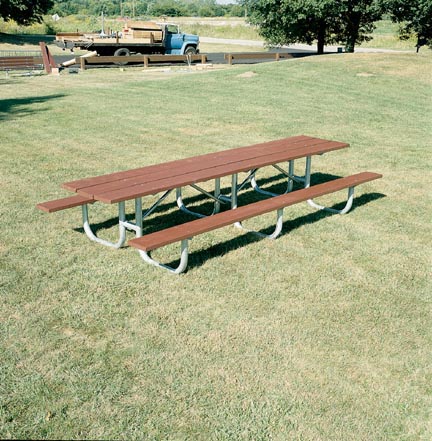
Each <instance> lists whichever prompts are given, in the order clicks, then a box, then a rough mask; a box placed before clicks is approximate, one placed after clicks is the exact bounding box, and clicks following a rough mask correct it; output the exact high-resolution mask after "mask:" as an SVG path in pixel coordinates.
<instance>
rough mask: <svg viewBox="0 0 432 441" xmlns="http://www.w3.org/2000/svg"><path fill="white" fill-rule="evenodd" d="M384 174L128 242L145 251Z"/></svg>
mask: <svg viewBox="0 0 432 441" xmlns="http://www.w3.org/2000/svg"><path fill="white" fill-rule="evenodd" d="M381 177H382V175H381V174H378V173H372V172H362V173H357V174H355V175H352V176H348V177H344V178H339V179H335V180H333V181H330V182H325V183H323V184H318V185H314V186H313V187H309V188H305V189H301V190H297V191H294V192H292V193H288V194H284V195H281V196H276V197H272V198H270V199H266V200H263V201H259V202H255V203H253V204H249V205H245V206H243V207H239V208H236V209H234V210H228V211H224V212H222V213H218V214H215V215H213V216H209V217H205V218H201V219H197V220H194V221H191V222H187V223H185V224H181V225H176V226H174V227H171V228H167V229H165V230H161V231H157V232H155V233H151V234H147V235H145V236H143V237H140V238H136V239H132V240H130V241H129V242H128V244H129V245H130V246H132V247H135V248H138V249H140V250H143V251H151V250H154V249H156V248H160V247H163V246H165V245H168V244H170V243H174V242H179V241H181V240H183V239H189V238H192V237H194V236H197V235H199V234H202V233H206V232H208V231H211V230H215V229H217V228H222V227H225V226H227V225H231V224H233V223H235V222H240V221H244V220H246V219H249V218H252V217H255V216H258V215H261V214H265V213H269V212H272V211H276V210H278V209H280V208H285V207H288V206H290V205H294V204H297V203H299V202H303V201H306V200H308V199H313V198H317V197H319V196H324V195H326V194H329V193H334V192H337V191H340V190H343V189H345V188H349V187H355V186H357V185H359V184H363V183H365V182H369V181H372V180H374V179H379V178H381Z"/></svg>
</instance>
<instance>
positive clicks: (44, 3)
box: [0, 0, 53, 25]
mask: <svg viewBox="0 0 432 441" xmlns="http://www.w3.org/2000/svg"><path fill="white" fill-rule="evenodd" d="M52 5H53V0H1V1H0V17H2V18H3V19H5V20H15V21H16V22H17V23H18V24H20V25H28V24H31V23H34V22H36V21H38V22H40V21H42V17H43V15H44V14H46V13H47V12H48V10H49V9H50V8H51V6H52Z"/></svg>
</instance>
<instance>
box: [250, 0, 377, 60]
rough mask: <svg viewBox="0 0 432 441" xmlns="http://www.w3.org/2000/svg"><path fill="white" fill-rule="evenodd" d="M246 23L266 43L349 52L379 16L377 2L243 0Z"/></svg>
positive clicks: (349, 0) (350, 0)
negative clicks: (315, 45) (342, 48)
mask: <svg viewBox="0 0 432 441" xmlns="http://www.w3.org/2000/svg"><path fill="white" fill-rule="evenodd" d="M245 3H246V6H247V8H248V12H249V20H250V22H251V23H253V24H255V25H257V26H258V28H259V32H260V33H261V35H262V36H263V37H264V38H265V39H266V41H267V42H269V43H270V44H278V45H282V44H290V43H307V44H312V43H313V41H317V42H318V53H322V52H323V50H324V45H325V44H334V43H344V44H345V46H346V48H347V50H348V51H350V52H351V51H353V50H354V46H355V44H356V43H360V42H361V41H364V40H367V39H368V38H369V37H368V34H369V33H370V32H372V30H373V28H374V24H373V23H374V21H376V20H378V19H379V18H380V16H381V8H380V6H379V4H378V0H245Z"/></svg>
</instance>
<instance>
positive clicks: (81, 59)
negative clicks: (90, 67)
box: [80, 57, 85, 70]
mask: <svg viewBox="0 0 432 441" xmlns="http://www.w3.org/2000/svg"><path fill="white" fill-rule="evenodd" d="M80 66H81V70H85V58H83V57H80Z"/></svg>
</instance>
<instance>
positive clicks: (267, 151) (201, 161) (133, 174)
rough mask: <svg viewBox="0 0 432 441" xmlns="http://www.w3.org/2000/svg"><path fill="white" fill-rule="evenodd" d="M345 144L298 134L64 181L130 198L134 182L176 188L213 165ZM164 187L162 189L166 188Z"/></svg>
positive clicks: (91, 192)
mask: <svg viewBox="0 0 432 441" xmlns="http://www.w3.org/2000/svg"><path fill="white" fill-rule="evenodd" d="M344 147H348V144H346V143H340V142H337V141H326V140H322V139H319V138H311V137H306V136H298V137H292V138H286V139H282V140H278V141H271V142H267V143H261V144H256V145H253V146H248V147H241V148H237V149H231V150H225V151H221V152H215V153H208V154H205V155H199V156H195V157H192V158H186V159H181V160H176V161H170V162H166V163H162V164H156V165H151V166H147V167H141V168H138V169H133V170H127V171H124V172H117V173H112V174H108V175H102V176H97V177H92V178H86V179H81V180H78V181H72V182H68V183H65V184H63V185H62V187H63V188H66V189H68V190H71V191H75V192H79V193H80V194H83V195H85V196H88V197H94V198H96V199H98V200H101V201H104V202H107V201H108V199H109V195H106V194H105V193H107V192H110V191H117V190H120V189H124V191H125V193H124V194H125V198H126V199H128V198H129V199H130V198H133V197H136V192H135V190H137V189H132V187H133V186H136V185H141V184H146V183H149V182H152V181H157V180H166V179H172V180H173V181H172V182H173V185H174V184H175V182H177V183H178V184H177V185H174V187H172V188H175V187H179V186H181V185H187V184H188V183H193V182H199V181H196V179H199V180H200V181H205V180H208V179H212V178H213V177H214V176H215V174H214V171H212V170H211V169H216V167H220V166H226V167H227V169H226V170H227V172H226V173H225V172H224V171H223V169H219V170H217V174H218V175H219V176H224V175H228V174H230V173H232V172H233V170H237V171H241V170H242V169H244V170H247V168H248V167H250V166H253V167H260V166H264V163H267V165H268V164H270V163H276V162H277V161H280V162H282V161H286V160H289V159H295V158H299V157H302V156H305V153H307V154H311V155H312V154H321V153H325V152H328V151H331V150H336V149H339V148H344ZM277 153H280V155H279V156H277V157H276V156H273V157H271V158H270V156H271V155H272V154H275V155H277ZM255 158H256V159H255ZM269 158H270V159H269ZM244 160H253V164H252V165H251V163H250V162H249V163H242V162H241V161H244ZM269 161H270V162H269ZM235 163H237V166H236V167H232V166H231V165H233V164H235ZM195 172H200V175H199V177H196V176H195V177H192V180H191V178H190V177H187V176H186V175H187V174H188V173H195ZM207 176H208V177H207ZM185 178H186V179H185ZM185 182H186V183H185ZM165 185H166V181H164V183H162V186H163V189H165ZM128 187H130V191H132V193H133V195H132V196H131V197H128V196H127V191H128V189H127V188H128ZM163 189H162V190H159V191H163ZM140 190H142V189H140ZM152 192H158V191H157V189H156V190H155V189H154V187H153V186H152V187H151V190H150V192H144V193H143V195H145V194H153V193H152ZM102 194H103V195H102ZM126 199H125V200H126ZM108 203H110V202H108Z"/></svg>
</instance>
